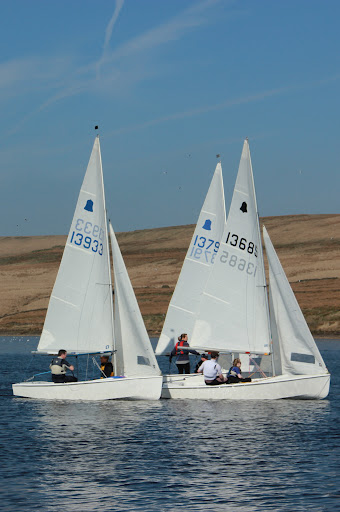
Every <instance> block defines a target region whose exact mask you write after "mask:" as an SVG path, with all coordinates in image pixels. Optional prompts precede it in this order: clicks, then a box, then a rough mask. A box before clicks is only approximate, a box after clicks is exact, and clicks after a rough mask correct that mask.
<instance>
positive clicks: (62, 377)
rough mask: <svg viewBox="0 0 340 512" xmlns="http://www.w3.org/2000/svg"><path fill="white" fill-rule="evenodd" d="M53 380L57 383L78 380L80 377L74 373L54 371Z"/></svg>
mask: <svg viewBox="0 0 340 512" xmlns="http://www.w3.org/2000/svg"><path fill="white" fill-rule="evenodd" d="M52 381H53V382H55V383H57V384H64V383H65V382H78V379H77V377H74V376H73V375H53V373H52Z"/></svg>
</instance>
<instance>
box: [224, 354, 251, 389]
mask: <svg viewBox="0 0 340 512" xmlns="http://www.w3.org/2000/svg"><path fill="white" fill-rule="evenodd" d="M238 382H251V378H250V377H246V378H243V377H242V373H241V359H239V358H238V357H237V358H236V359H234V361H233V366H232V367H231V368H230V370H229V372H228V374H227V384H237V383H238Z"/></svg>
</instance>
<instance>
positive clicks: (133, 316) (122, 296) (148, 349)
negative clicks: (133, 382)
mask: <svg viewBox="0 0 340 512" xmlns="http://www.w3.org/2000/svg"><path fill="white" fill-rule="evenodd" d="M110 238H111V249H112V260H113V271H114V296H115V301H114V318H115V342H116V343H115V348H116V350H117V352H116V365H117V374H118V375H125V376H126V377H134V376H143V375H161V372H160V370H159V367H158V363H157V361H156V357H155V354H154V352H153V350H152V346H151V343H150V339H149V336H148V333H147V331H146V328H145V325H144V321H143V317H142V315H141V312H140V310H139V307H138V303H137V299H136V296H135V293H134V291H133V288H132V285H131V281H130V278H129V275H128V273H127V270H126V267H125V263H124V260H123V257H122V254H121V252H120V249H119V245H118V242H117V239H116V236H115V233H114V231H113V229H112V226H111V224H110Z"/></svg>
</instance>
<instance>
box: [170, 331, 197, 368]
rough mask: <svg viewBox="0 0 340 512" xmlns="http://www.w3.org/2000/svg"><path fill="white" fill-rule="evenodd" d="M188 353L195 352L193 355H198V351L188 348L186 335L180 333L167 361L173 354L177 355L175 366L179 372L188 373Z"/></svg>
mask: <svg viewBox="0 0 340 512" xmlns="http://www.w3.org/2000/svg"><path fill="white" fill-rule="evenodd" d="M189 353H190V354H195V356H198V355H199V353H198V352H196V350H192V349H190V348H189V343H188V335H187V334H181V335H180V336H179V337H178V343H176V345H175V347H174V348H173V349H172V351H171V353H170V358H169V361H170V363H171V359H172V358H173V357H174V356H177V361H176V366H177V369H178V373H179V374H183V373H190V361H189Z"/></svg>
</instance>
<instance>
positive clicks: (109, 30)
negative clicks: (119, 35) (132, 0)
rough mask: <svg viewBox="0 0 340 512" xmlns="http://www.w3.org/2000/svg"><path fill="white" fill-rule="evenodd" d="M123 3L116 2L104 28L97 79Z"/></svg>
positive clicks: (120, 0) (119, 0)
mask: <svg viewBox="0 0 340 512" xmlns="http://www.w3.org/2000/svg"><path fill="white" fill-rule="evenodd" d="M124 1H125V0H116V7H115V10H114V12H113V14H112V17H111V19H110V21H109V23H108V25H107V27H106V30H105V40H104V44H103V52H102V56H101V57H100V59H99V61H98V62H97V78H98V76H99V72H100V67H101V65H102V64H103V62H104V60H105V56H106V52H107V49H108V46H109V44H110V40H111V36H112V31H113V27H114V26H115V23H116V21H117V19H118V16H119V13H120V11H121V9H122V7H123V5H124Z"/></svg>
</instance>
